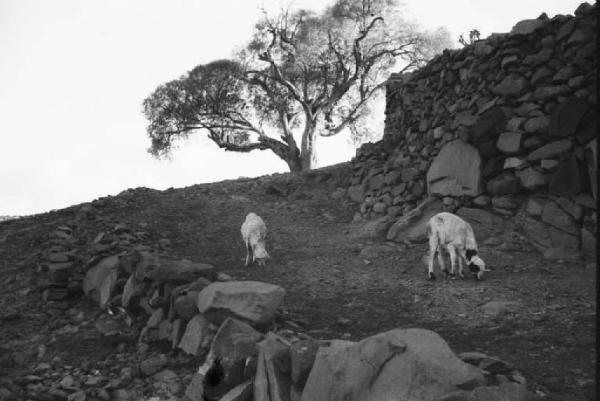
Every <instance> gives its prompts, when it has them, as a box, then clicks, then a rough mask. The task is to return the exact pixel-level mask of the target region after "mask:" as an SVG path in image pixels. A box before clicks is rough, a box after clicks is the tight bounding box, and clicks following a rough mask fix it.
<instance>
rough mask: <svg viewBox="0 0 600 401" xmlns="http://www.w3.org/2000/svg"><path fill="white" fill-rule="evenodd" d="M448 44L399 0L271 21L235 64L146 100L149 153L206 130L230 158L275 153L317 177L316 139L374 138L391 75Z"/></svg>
mask: <svg viewBox="0 0 600 401" xmlns="http://www.w3.org/2000/svg"><path fill="white" fill-rule="evenodd" d="M449 44H450V39H449V34H448V32H447V31H445V30H443V29H439V30H437V31H434V32H427V31H424V30H420V29H419V28H418V27H417V26H415V25H414V24H410V23H408V22H407V21H405V20H404V19H403V18H402V15H401V9H400V7H399V6H398V4H397V3H396V1H395V0H337V1H336V2H335V3H333V5H331V6H329V7H328V8H326V9H325V10H324V11H323V12H322V13H320V14H317V13H314V12H312V11H309V10H302V9H301V10H291V9H288V10H283V11H282V12H280V13H279V14H278V15H276V16H269V15H267V14H266V13H265V14H264V17H263V19H262V20H261V21H259V22H258V23H257V24H256V26H255V30H254V34H253V36H252V38H250V40H249V42H248V43H247V45H246V46H245V47H244V48H243V49H242V50H241V51H239V52H238V54H236V56H235V57H234V58H233V59H232V60H218V61H213V62H211V63H208V64H205V65H199V66H197V67H195V68H194V69H192V70H191V71H189V72H188V73H186V74H184V75H183V76H181V77H180V78H179V79H176V80H173V81H170V82H167V83H165V84H163V85H160V86H159V87H158V88H157V89H156V90H155V91H154V92H153V93H152V94H151V95H150V96H149V97H148V98H147V99H145V100H144V104H143V106H144V114H145V116H146V118H147V119H148V121H149V125H148V135H149V137H150V139H151V141H152V144H151V147H150V152H151V153H152V154H154V155H155V156H157V157H160V156H163V155H166V154H168V153H169V151H170V149H171V147H172V145H173V143H174V141H175V140H176V139H178V138H185V137H187V136H188V135H190V134H191V133H194V132H202V131H204V132H207V134H208V137H209V138H210V139H211V140H213V141H214V142H215V143H216V144H217V145H218V146H219V147H221V148H223V149H225V150H229V151H237V152H249V151H252V150H256V149H261V150H265V149H269V150H271V151H273V152H274V153H275V154H276V155H277V156H279V157H280V158H281V159H283V160H284V161H285V162H286V163H287V164H288V166H289V168H290V170H291V171H302V170H307V169H311V168H313V167H315V163H316V153H315V142H316V138H317V135H320V136H324V137H327V136H332V135H336V134H338V133H340V132H342V131H343V130H344V129H346V128H349V129H351V130H352V133H353V135H355V136H360V135H361V132H366V129H367V128H366V127H365V126H364V124H363V125H361V122H363V121H364V118H365V116H366V114H367V113H368V110H369V102H370V101H372V99H373V98H374V96H376V94H377V93H378V92H380V91H381V89H382V88H383V86H384V84H385V80H386V78H387V74H388V73H389V71H390V69H392V68H393V67H394V66H395V65H396V64H397V63H398V64H400V65H401V68H402V70H410V69H413V68H415V67H419V66H421V65H422V64H424V63H425V62H426V61H428V60H429V59H430V58H431V57H433V55H435V54H436V53H437V52H439V51H441V50H442V49H443V48H444V47H446V46H449ZM297 139H299V140H300V144H298V142H297Z"/></svg>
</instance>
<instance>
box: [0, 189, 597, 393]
mask: <svg viewBox="0 0 600 401" xmlns="http://www.w3.org/2000/svg"><path fill="white" fill-rule="evenodd" d="M331 191H332V189H331V188H330V187H328V186H327V185H322V183H319V182H317V181H315V182H312V183H311V184H310V185H306V186H305V187H301V189H300V190H296V191H295V192H293V193H292V194H291V195H289V194H286V193H285V192H286V191H283V192H284V194H285V195H286V196H281V195H280V194H278V193H277V192H278V188H274V189H273V188H270V187H269V186H268V184H264V183H263V182H261V181H260V180H245V181H240V182H237V181H236V182H228V183H222V184H213V185H210V186H195V187H190V188H186V189H182V190H172V191H166V192H163V193H158V192H152V193H148V194H145V195H144V196H138V197H133V198H132V199H130V200H127V201H123V202H120V204H119V205H120V206H119V207H117V204H116V203H115V202H113V201H110V202H107V203H106V206H105V207H102V208H98V210H99V215H100V216H102V218H101V219H100V221H99V222H96V223H95V224H99V225H101V224H113V223H115V222H126V223H129V224H132V225H139V224H140V223H145V224H143V225H144V229H145V230H146V231H147V233H148V241H149V242H150V243H155V242H156V241H158V240H159V239H161V238H168V239H169V240H170V241H171V243H172V248H173V251H172V253H173V254H174V255H175V256H178V257H187V258H190V259H192V260H194V261H202V262H208V263H212V264H214V265H216V266H217V267H219V268H220V270H222V271H223V272H226V273H228V274H230V275H231V276H233V277H234V278H236V279H249V280H260V281H265V282H270V283H275V284H278V285H281V286H282V287H284V288H285V289H286V290H287V295H286V298H285V301H284V312H285V313H286V315H287V317H289V318H291V319H292V320H293V321H295V322H296V323H297V324H298V325H299V327H301V328H302V329H303V330H305V331H306V332H308V333H309V334H311V335H313V336H314V337H317V338H344V339H350V340H359V339H362V338H364V337H366V336H369V335H372V334H375V333H379V332H382V331H386V330H389V329H392V328H396V327H423V328H429V329H432V330H434V331H436V332H438V333H439V334H440V335H441V336H442V337H443V338H444V339H446V340H447V341H448V343H449V344H450V346H451V347H452V348H453V349H454V350H455V351H456V352H462V351H481V352H484V353H486V354H488V355H492V356H497V357H499V358H501V359H503V360H505V361H507V362H510V363H513V364H514V365H515V366H516V368H517V369H518V370H520V371H522V372H523V374H524V376H525V377H526V378H527V379H528V381H529V386H530V387H531V388H533V389H541V390H542V391H544V392H552V393H555V394H559V395H561V396H562V397H563V398H562V399H565V400H567V399H568V400H578V399H589V400H593V399H595V390H594V387H595V385H594V372H595V327H596V326H595V322H596V311H595V308H596V300H595V274H596V272H595V271H593V270H592V269H586V268H585V266H584V265H583V264H581V263H561V264H557V263H549V262H547V261H544V260H543V259H542V258H541V257H540V256H539V255H538V254H536V253H528V252H503V251H499V250H497V249H494V248H489V247H482V249H481V252H480V253H481V254H482V255H483V256H484V258H485V260H486V262H487V263H488V265H489V266H490V267H491V268H493V269H494V271H493V272H491V273H490V274H489V275H488V276H487V277H486V279H485V280H484V281H483V282H476V281H474V280H472V279H470V278H469V279H463V280H437V281H435V282H428V281H426V280H425V267H424V265H423V263H422V261H421V258H422V256H423V255H424V254H425V252H426V245H425V244H423V245H411V246H406V245H398V244H385V243H384V242H383V241H381V240H377V239H371V240H365V239H362V240H361V239H353V238H354V237H353V235H352V234H353V233H355V231H356V230H357V227H356V226H353V225H351V224H350V223H349V222H350V221H351V220H352V215H353V213H354V208H355V206H354V205H353V204H349V203H346V202H342V201H336V200H332V199H330V198H329V196H328V195H329V194H330V193H331ZM113 200H114V198H113ZM249 211H254V212H256V213H258V214H259V215H261V216H262V217H263V218H264V219H265V221H266V222H267V225H268V227H269V234H268V245H267V247H268V250H269V253H270V254H271V256H272V260H271V261H270V262H269V263H268V265H267V266H266V267H264V268H259V267H256V266H253V267H250V268H245V267H244V266H243V260H244V256H245V254H244V252H245V251H244V247H243V245H242V242H241V238H240V234H239V226H240V224H241V222H242V221H243V219H244V217H245V215H246V214H247V213H248V212H249ZM63 215H64V216H65V217H66V216H68V215H69V212H63ZM60 218H61V215H60V214H59V215H55V216H48V217H46V218H45V220H46V221H44V218H37V219H36V220H35V223H37V226H36V227H35V228H34V229H29V231H28V230H27V229H26V228H27V227H28V224H27V223H26V222H25V221H23V222H19V223H12V224H8V225H7V224H5V223H3V224H0V239H1V238H2V237H3V235H4V236H5V239H4V241H3V243H2V244H0V247H1V249H0V261H1V262H0V268H1V269H2V270H1V271H0V280H2V282H5V281H7V280H10V279H11V277H14V276H15V268H19V269H21V270H22V271H20V272H19V273H18V276H17V281H15V280H14V279H12V280H13V281H12V283H9V285H8V287H6V288H7V289H6V290H5V291H4V293H3V294H2V296H1V300H2V301H1V302H2V305H8V304H10V303H11V302H12V303H13V306H14V307H16V308H17V309H18V310H20V311H21V312H20V313H21V315H22V316H21V317H20V318H16V319H14V320H12V321H10V322H9V323H7V321H6V319H4V321H3V322H2V329H1V332H0V336H1V337H2V338H5V339H7V340H5V342H8V341H9V340H15V339H17V338H19V337H22V338H25V337H27V333H25V332H24V331H23V330H26V329H32V328H33V327H34V326H35V325H40V327H37V328H36V331H38V332H44V330H51V329H52V328H48V327H46V326H44V325H47V324H50V323H49V322H51V319H45V320H44V319H39V322H40V323H34V322H33V321H34V320H35V319H31V318H25V317H26V316H28V315H27V313H28V314H30V315H31V314H41V315H44V316H47V315H48V313H47V310H44V309H43V306H42V305H41V304H40V302H39V298H37V294H32V293H31V292H28V293H25V294H24V295H23V292H24V291H25V290H26V288H28V286H29V287H31V284H30V283H27V282H21V280H23V279H24V278H26V277H30V275H31V273H32V269H31V267H27V266H28V263H30V262H31V261H30V259H28V256H29V257H30V255H31V254H32V252H34V251H35V250H36V248H35V247H36V241H38V242H39V241H40V240H39V238H40V237H43V235H45V229H44V227H46V226H43V225H40V223H44V222H45V223H47V225H48V227H49V226H51V225H52V224H53V223H54V221H56V220H57V219H58V220H60ZM52 219H54V220H52ZM29 225H31V223H29ZM23 228H25V230H24V231H21V232H20V233H18V234H15V230H17V229H21V230H22V229H23ZM88 229H89V231H90V233H91V234H92V233H93V231H94V227H93V226H90V227H89V228H88ZM361 252H362V253H361ZM19 263H20V264H19ZM27 269H29V270H27ZM19 291H21V292H19ZM19 294H20V295H19ZM17 300H20V301H18V302H21V303H18V302H17ZM488 301H515V302H518V303H519V307H518V309H517V311H516V312H515V313H511V314H507V315H504V316H501V317H497V318H490V317H486V316H484V314H483V312H482V310H481V305H482V304H484V303H486V302H488ZM15 302H17V303H15ZM15 305H16V306H15ZM25 310H26V312H25ZM44 322H46V323H44ZM17 333H18V335H17ZM72 336H74V337H76V338H77V336H83V334H81V333H74V334H73V335H72ZM94 341H96V344H97V340H94ZM93 344H94V343H93V342H92V344H91V345H93ZM12 345H13V346H14V343H13V344H12ZM91 345H90V346H91ZM54 347H55V349H54V354H60V353H61V352H62V353H63V354H64V353H66V354H68V353H69V352H76V351H75V350H74V349H72V348H70V347H69V346H67V344H63V345H60V342H59V343H58V345H55V346H54ZM114 347H115V345H114V344H105V349H98V350H97V351H96V355H95V356H94V357H97V358H98V359H102V358H105V357H106V356H107V355H109V354H110V353H111V350H114ZM5 348H6V347H5ZM50 348H51V347H50ZM1 349H2V348H0V350H1ZM5 352H6V351H5ZM78 352H81V350H79V351H78ZM0 356H1V355H0ZM65 357H66V358H67V359H68V355H66V356H65ZM72 359H73V358H72ZM74 360H75V361H76V360H77V358H74ZM568 397H571V398H568Z"/></svg>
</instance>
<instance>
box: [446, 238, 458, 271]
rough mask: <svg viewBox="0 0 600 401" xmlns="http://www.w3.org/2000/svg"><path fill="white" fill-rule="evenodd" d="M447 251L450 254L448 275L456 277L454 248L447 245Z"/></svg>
mask: <svg viewBox="0 0 600 401" xmlns="http://www.w3.org/2000/svg"><path fill="white" fill-rule="evenodd" d="M448 253H449V254H450V277H456V256H457V255H456V248H454V246H452V245H449V246H448Z"/></svg>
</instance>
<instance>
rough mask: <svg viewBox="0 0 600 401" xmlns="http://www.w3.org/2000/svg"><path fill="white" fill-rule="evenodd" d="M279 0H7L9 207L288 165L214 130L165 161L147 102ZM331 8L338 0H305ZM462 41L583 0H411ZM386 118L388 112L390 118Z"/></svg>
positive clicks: (300, 2)
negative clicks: (152, 143)
mask: <svg viewBox="0 0 600 401" xmlns="http://www.w3.org/2000/svg"><path fill="white" fill-rule="evenodd" d="M283 4H286V3H283V2H279V1H276V0H218V1H212V0H210V1H209V0H160V1H159V0H52V1H48V0H0V215H23V214H32V213H38V212H44V211H48V210H50V209H58V208H63V207H67V206H70V205H72V204H77V203H81V202H87V201H91V200H93V199H95V198H97V197H100V196H105V195H109V194H110V195H115V194H117V193H119V192H120V191H122V190H125V189H127V188H132V187H138V186H145V187H150V188H156V189H165V188H168V187H182V186H188V185H193V184H196V183H202V182H211V181H218V180H222V179H229V178H237V177H240V176H246V177H249V176H256V175H262V174H268V173H272V172H285V171H286V165H285V164H284V163H283V162H282V161H281V160H279V159H278V158H277V157H276V156H274V155H273V154H272V153H271V152H268V151H262V152H254V153H251V154H239V153H230V152H227V153H226V152H224V151H222V150H220V149H218V148H217V147H216V145H214V144H213V143H212V142H210V141H209V140H208V139H205V138H204V137H203V136H202V135H197V136H196V137H193V138H191V139H190V140H189V141H188V142H186V143H183V144H182V145H181V146H180V147H179V149H177V150H176V151H174V152H173V156H172V160H171V161H165V160H156V159H153V158H152V157H151V156H150V155H149V154H148V153H147V152H146V149H147V148H148V145H149V141H148V139H147V137H146V132H145V128H146V121H145V119H144V117H143V116H142V114H141V103H142V101H143V99H144V98H145V97H146V96H147V95H149V94H150V93H151V92H152V91H153V90H154V89H155V88H156V86H157V85H159V84H161V83H163V82H166V81H168V80H171V79H174V78H177V77H179V76H180V75H181V74H183V73H185V72H186V71H188V70H190V69H191V68H193V67H194V66H196V65H198V64H204V63H207V62H209V61H212V60H215V59H219V58H227V57H229V56H230V55H231V54H232V51H233V50H234V48H235V47H236V46H240V45H242V44H243V43H244V42H245V41H246V40H247V38H248V37H249V35H250V33H251V31H252V27H253V24H254V22H256V20H257V19H258V18H259V16H260V7H261V6H264V7H265V8H266V9H267V10H276V9H278V8H279V7H280V6H281V5H283ZM293 4H294V5H296V6H299V7H307V8H313V9H319V8H322V7H323V5H324V4H326V1H324V0H323V1H322V0H296V1H294V2H293ZM404 4H405V5H406V7H405V9H406V10H407V11H408V12H409V13H410V15H411V16H412V17H413V19H415V20H418V21H419V22H420V23H421V24H422V25H423V26H425V27H427V28H431V29H434V28H437V27H438V26H445V27H446V28H447V29H448V30H449V31H450V32H451V33H452V37H453V39H457V38H458V35H459V34H461V33H467V32H468V31H469V30H470V29H472V28H477V29H479V30H480V31H481V33H482V37H485V36H487V35H489V34H490V33H491V32H507V31H509V30H510V29H511V27H512V26H513V25H514V24H515V23H516V22H518V21H519V20H521V19H526V18H535V17H537V16H538V15H539V14H540V13H541V12H543V11H545V12H546V13H547V14H548V15H549V16H553V15H555V14H557V13H561V14H572V13H573V11H574V10H575V8H576V7H577V5H578V4H579V1H573V0H524V1H523V0H520V1H517V0H504V1H496V0H494V1H491V0H489V1H488V0H453V1H447V0H444V1H442V0H407V1H404ZM381 118H382V119H383V115H382V116H381ZM319 146H320V150H319V159H320V162H321V164H322V165H328V164H333V163H337V162H341V161H345V160H349V159H350V158H351V157H352V156H353V154H354V149H353V148H352V147H351V146H350V145H349V144H348V142H347V138H346V137H343V136H342V137H334V138H323V139H322V140H321V141H320V142H319Z"/></svg>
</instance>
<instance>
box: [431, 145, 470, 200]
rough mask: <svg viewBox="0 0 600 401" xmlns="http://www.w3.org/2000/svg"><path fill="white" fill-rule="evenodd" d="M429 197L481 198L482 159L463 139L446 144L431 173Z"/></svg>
mask: <svg viewBox="0 0 600 401" xmlns="http://www.w3.org/2000/svg"><path fill="white" fill-rule="evenodd" d="M427 186H428V192H429V194H437V195H442V196H447V195H450V196H461V195H469V196H477V195H479V194H480V193H481V157H480V156H479V152H478V151H477V149H476V148H475V147H474V146H472V145H469V144H467V143H465V142H463V141H462V140H456V141H452V142H450V143H448V144H446V145H445V146H444V147H443V148H442V149H441V150H440V153H439V154H438V155H437V156H436V157H435V159H434V160H433V162H432V163H431V167H429V171H427Z"/></svg>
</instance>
